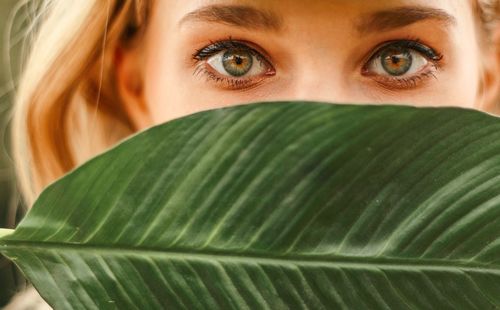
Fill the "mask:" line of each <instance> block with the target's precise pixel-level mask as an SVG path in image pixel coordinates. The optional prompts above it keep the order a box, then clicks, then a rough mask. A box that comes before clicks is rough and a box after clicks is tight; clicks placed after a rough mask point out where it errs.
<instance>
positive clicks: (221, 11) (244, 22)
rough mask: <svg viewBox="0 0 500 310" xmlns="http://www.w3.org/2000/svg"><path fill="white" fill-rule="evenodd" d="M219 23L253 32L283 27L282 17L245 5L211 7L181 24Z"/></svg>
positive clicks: (191, 14)
mask: <svg viewBox="0 0 500 310" xmlns="http://www.w3.org/2000/svg"><path fill="white" fill-rule="evenodd" d="M188 22H211V23H219V24H225V25H230V26H236V27H241V28H247V29H252V30H272V31H279V30H280V29H281V28H282V26H283V21H282V19H281V17H280V16H278V15H276V14H274V13H272V12H268V11H261V10H258V9H256V8H253V7H251V6H243V5H209V6H205V7H202V8H199V9H197V10H195V11H193V12H190V13H188V14H186V15H185V16H184V17H183V18H182V19H181V20H180V22H179V26H182V25H183V24H185V23H188Z"/></svg>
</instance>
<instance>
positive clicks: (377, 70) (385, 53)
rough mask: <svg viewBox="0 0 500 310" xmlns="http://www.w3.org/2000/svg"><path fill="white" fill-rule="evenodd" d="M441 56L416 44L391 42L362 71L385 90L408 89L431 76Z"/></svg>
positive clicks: (413, 42) (411, 42)
mask: <svg viewBox="0 0 500 310" xmlns="http://www.w3.org/2000/svg"><path fill="white" fill-rule="evenodd" d="M441 59H442V56H441V55H440V54H439V53H437V52H436V51H434V50H433V49H431V48H430V47H427V46H425V45H423V44H421V43H419V42H417V41H394V42H389V43H388V44H385V45H384V46H382V47H381V48H380V49H379V50H378V51H377V52H376V53H375V55H374V56H372V57H371V58H370V60H369V61H368V63H367V64H366V65H365V67H364V68H363V74H364V75H366V76H371V77H372V78H374V79H375V80H376V81H378V82H380V83H381V84H384V85H385V86H387V87H395V88H411V87H414V86H416V84H417V82H419V81H421V80H422V79H423V78H424V77H428V76H430V75H434V71H435V69H436V68H437V67H439V61H440V60H441Z"/></svg>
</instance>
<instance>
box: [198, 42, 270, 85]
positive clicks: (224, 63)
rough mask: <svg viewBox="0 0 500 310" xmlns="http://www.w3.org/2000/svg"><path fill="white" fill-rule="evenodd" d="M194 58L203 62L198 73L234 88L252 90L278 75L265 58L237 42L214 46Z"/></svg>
mask: <svg viewBox="0 0 500 310" xmlns="http://www.w3.org/2000/svg"><path fill="white" fill-rule="evenodd" d="M193 56H194V58H195V59H196V60H197V61H199V62H201V63H200V64H199V66H198V69H197V73H203V74H205V75H206V76H207V77H208V78H211V79H213V80H215V81H216V82H222V83H225V84H227V86H229V87H231V88H244V87H249V86H252V85H254V84H256V83H257V82H259V81H262V80H263V79H264V78H265V77H267V76H272V75H275V73H276V71H275V70H274V68H273V66H272V65H271V64H270V62H269V61H268V60H267V59H266V58H265V57H264V56H263V55H262V54H260V53H259V52H257V51H256V50H254V49H252V48H251V47H249V46H247V45H246V44H244V43H242V42H238V41H234V40H226V41H219V42H215V43H212V44H211V45H209V46H207V47H205V48H203V49H201V50H198V51H197V52H196V53H195V54H194V55H193Z"/></svg>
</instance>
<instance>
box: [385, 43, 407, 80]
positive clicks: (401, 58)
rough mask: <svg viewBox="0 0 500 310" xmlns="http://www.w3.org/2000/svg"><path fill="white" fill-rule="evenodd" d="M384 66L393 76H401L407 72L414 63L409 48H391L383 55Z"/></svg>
mask: <svg viewBox="0 0 500 310" xmlns="http://www.w3.org/2000/svg"><path fill="white" fill-rule="evenodd" d="M381 59H382V67H383V68H384V70H385V71H386V72H387V73H389V74H390V75H392V76H400V75H403V74H405V73H407V72H408V71H409V70H410V68H411V66H412V64H413V57H412V55H411V53H410V52H409V51H408V49H405V48H397V49H395V48H391V49H388V50H387V51H385V52H383V53H382V55H381Z"/></svg>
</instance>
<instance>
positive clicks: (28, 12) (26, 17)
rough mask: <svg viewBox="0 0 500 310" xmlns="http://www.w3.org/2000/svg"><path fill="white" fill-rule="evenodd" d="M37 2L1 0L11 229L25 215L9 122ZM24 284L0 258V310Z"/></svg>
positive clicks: (1, 176)
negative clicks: (16, 176)
mask: <svg viewBox="0 0 500 310" xmlns="http://www.w3.org/2000/svg"><path fill="white" fill-rule="evenodd" d="M37 2H38V4H39V3H40V2H41V1H40V0H34V1H24V0H0V35H1V40H0V55H1V56H2V57H1V60H0V228H14V227H15V226H16V224H17V223H18V222H19V220H20V219H21V218H22V216H23V215H24V213H25V210H26V208H25V207H24V206H23V205H22V204H21V202H20V197H19V193H18V191H17V189H16V186H15V176H14V169H13V163H12V157H11V153H10V145H11V139H10V128H9V126H10V123H11V122H10V119H11V112H12V110H11V109H12V102H13V97H14V92H15V89H16V85H17V80H18V77H19V72H20V70H21V64H22V59H23V58H24V54H25V46H26V43H27V42H26V39H27V38H29V34H27V33H26V32H27V29H28V27H27V26H28V25H29V24H30V22H31V20H32V17H33V16H34V15H35V8H34V7H33V6H34V5H35V4H37ZM25 287H26V281H25V280H24V278H23V277H22V275H21V273H20V272H19V271H18V270H17V269H16V268H15V266H14V265H13V264H12V263H10V262H8V261H7V260H6V259H5V258H3V257H0V308H2V306H4V305H5V304H6V303H8V301H9V300H10V298H11V297H12V295H14V294H15V292H16V291H18V290H22V289H23V288H25Z"/></svg>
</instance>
